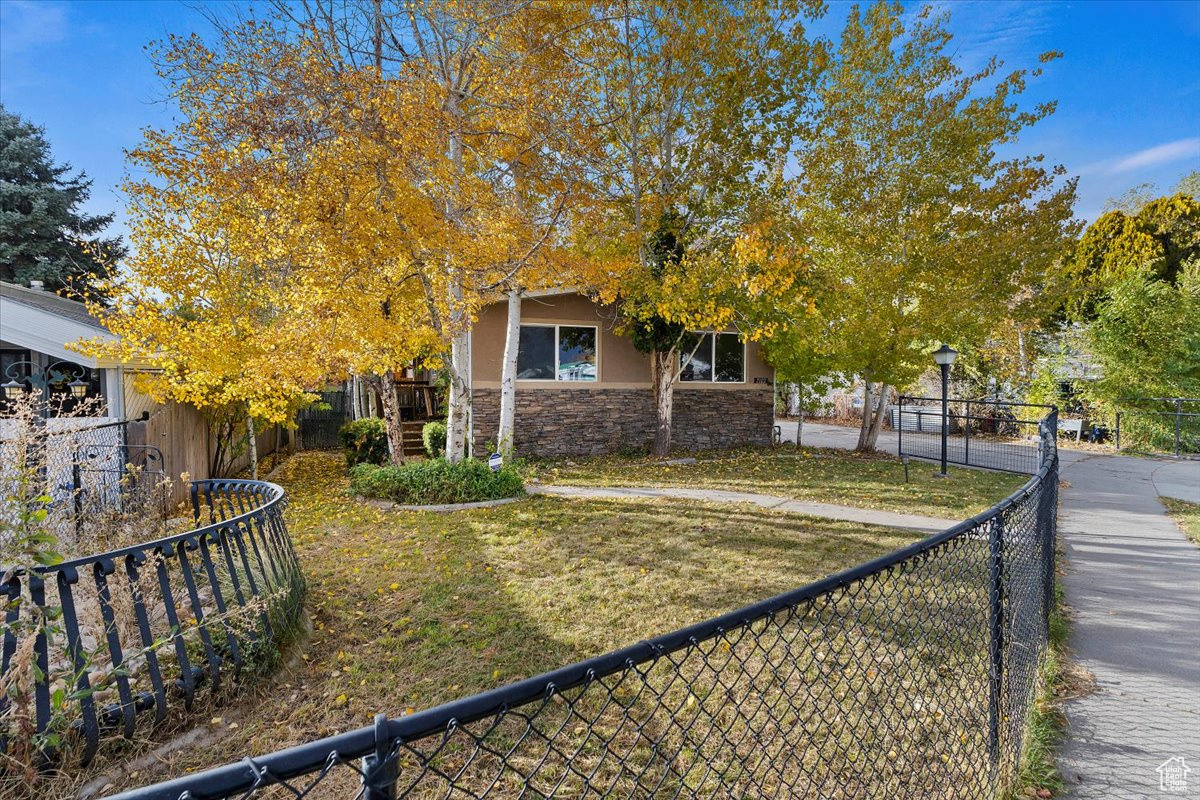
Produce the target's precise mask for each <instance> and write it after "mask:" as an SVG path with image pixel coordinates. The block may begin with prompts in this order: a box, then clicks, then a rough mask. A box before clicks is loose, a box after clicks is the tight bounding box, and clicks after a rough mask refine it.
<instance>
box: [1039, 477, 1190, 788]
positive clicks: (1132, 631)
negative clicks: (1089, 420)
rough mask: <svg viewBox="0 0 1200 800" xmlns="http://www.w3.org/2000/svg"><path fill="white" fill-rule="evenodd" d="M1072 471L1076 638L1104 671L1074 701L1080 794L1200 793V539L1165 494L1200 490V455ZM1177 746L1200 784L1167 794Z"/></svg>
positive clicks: (1070, 568)
mask: <svg viewBox="0 0 1200 800" xmlns="http://www.w3.org/2000/svg"><path fill="white" fill-rule="evenodd" d="M1062 478H1063V479H1064V480H1065V481H1067V482H1069V484H1070V486H1069V487H1068V488H1066V489H1064V490H1063V492H1062V498H1061V500H1062V502H1061V506H1060V512H1059V536H1060V538H1061V540H1062V542H1063V544H1064V547H1065V550H1066V565H1065V569H1066V574H1065V576H1064V577H1063V579H1062V581H1063V588H1064V591H1065V594H1066V600H1067V604H1068V605H1069V606H1070V607H1071V610H1072V621H1071V638H1070V647H1071V650H1072V655H1073V657H1074V659H1075V661H1076V662H1077V663H1078V664H1080V665H1081V666H1083V667H1085V668H1086V669H1088V670H1090V671H1091V673H1092V674H1093V675H1094V676H1095V679H1096V691H1095V692H1093V693H1092V694H1090V695H1088V696H1086V697H1082V698H1079V699H1077V700H1074V701H1072V702H1070V703H1069V704H1068V705H1067V718H1068V721H1069V723H1070V728H1069V730H1068V738H1067V741H1066V742H1065V743H1064V744H1063V746H1062V748H1061V750H1060V753H1059V769H1060V770H1061V772H1062V774H1063V777H1064V778H1065V779H1066V781H1067V785H1068V786H1069V787H1070V788H1069V791H1068V795H1069V796H1070V797H1075V798H1089V799H1090V798H1114V800H1122V799H1123V798H1147V797H1160V796H1163V797H1167V796H1169V797H1200V547H1197V546H1196V545H1195V544H1194V543H1192V542H1190V541H1188V540H1187V539H1185V538H1184V536H1183V534H1182V533H1180V531H1179V528H1178V527H1177V526H1176V525H1175V523H1174V522H1173V521H1172V520H1171V519H1169V518H1168V517H1167V516H1166V515H1165V513H1164V509H1163V507H1162V504H1161V503H1160V502H1159V500H1158V496H1159V491H1160V490H1166V491H1169V492H1170V493H1171V494H1172V495H1174V496H1184V499H1200V497H1198V496H1200V464H1198V463H1196V462H1190V463H1182V464H1181V463H1180V462H1165V463H1164V462H1162V461H1157V460H1151V459H1145V458H1132V457H1127V456H1095V457H1092V458H1087V459H1084V460H1081V461H1077V462H1075V463H1073V464H1070V465H1067V466H1066V467H1065V468H1064V469H1063V472H1062ZM1156 484H1158V486H1157V487H1156ZM1177 756H1182V757H1183V758H1184V759H1185V761H1186V762H1187V765H1188V766H1189V767H1191V768H1192V770H1193V773H1192V776H1191V779H1190V780H1189V781H1188V783H1189V787H1190V791H1187V792H1183V793H1176V794H1165V793H1163V792H1161V791H1160V787H1159V775H1158V773H1157V772H1156V770H1157V768H1158V767H1159V766H1160V765H1163V764H1164V762H1166V761H1167V760H1168V759H1170V758H1174V757H1177Z"/></svg>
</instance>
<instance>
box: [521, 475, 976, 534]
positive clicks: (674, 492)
mask: <svg viewBox="0 0 1200 800" xmlns="http://www.w3.org/2000/svg"><path fill="white" fill-rule="evenodd" d="M525 490H526V491H528V492H529V493H530V494H551V495H557V496H560V497H603V498H630V497H640V498H644V497H651V498H653V497H666V498H672V499H676V500H701V501H704V502H715V503H750V504H752V505H756V506H759V507H760V508H768V509H771V510H772V511H787V512H790V513H793V514H808V515H809V516H812V517H825V518H827V519H837V520H844V521H846V522H861V523H864V524H867V525H884V526H886V527H888V528H900V529H903V530H912V531H920V532H921V533H938V532H939V531H944V530H946V528H949V527H950V526H951V525H953V524H955V523H956V522H958V520H954V519H939V518H938V517H923V516H919V515H916V514H899V513H896V512H894V511H878V510H875V509H870V508H853V507H852V506H839V505H833V504H832V503H810V502H807V501H804V500H793V499H792V498H790V497H778V496H776V495H772V494H755V493H752V492H726V491H723V490H720V489H683V488H675V487H624V486H560V485H548V484H533V485H529V486H526V487H525Z"/></svg>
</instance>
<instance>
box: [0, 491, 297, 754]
mask: <svg viewBox="0 0 1200 800" xmlns="http://www.w3.org/2000/svg"><path fill="white" fill-rule="evenodd" d="M191 501H192V511H193V519H194V524H195V525H196V526H198V527H195V528H194V529H191V530H185V531H183V532H179V533H175V534H173V535H168V536H165V537H163V538H159V539H156V540H154V541H148V542H144V543H139V544H135V545H133V546H127V547H121V548H118V549H115V550H110V551H109V552H105V553H101V554H98V555H91V556H86V557H82V558H73V559H71V560H68V561H64V562H62V563H58V564H53V565H48V566H37V567H32V566H30V567H26V568H10V569H5V570H3V572H2V573H0V597H3V598H4V601H5V605H4V608H5V613H4V618H3V626H2V631H3V637H2V645H0V660H2V664H0V686H3V689H4V691H3V693H2V694H0V745H2V746H3V748H4V750H5V751H6V752H8V753H10V754H12V751H13V750H14V748H16V749H21V748H24V749H25V750H26V751H27V752H26V753H25V755H26V756H28V755H29V752H28V751H29V750H30V748H32V750H33V751H34V754H35V755H36V756H37V759H38V760H46V759H48V758H53V757H54V756H55V755H56V753H55V752H54V751H56V750H60V749H62V748H66V747H69V746H70V745H71V744H72V743H75V742H77V743H79V744H80V747H79V748H78V749H79V753H78V755H79V758H81V760H82V761H83V762H84V763H86V762H88V761H90V760H91V759H92V757H93V756H94V755H95V753H96V751H97V748H98V747H99V746H100V744H101V741H102V739H104V738H105V737H106V736H108V735H112V734H114V733H118V732H119V734H120V735H122V736H124V737H125V738H126V739H128V738H132V737H133V736H134V735H135V733H136V731H137V730H138V728H139V720H146V719H147V718H150V717H152V718H153V720H154V721H155V722H158V721H161V720H163V719H164V717H165V714H166V711H167V706H168V705H170V704H174V703H177V702H181V703H182V704H183V705H184V706H185V707H189V708H190V707H191V705H192V704H193V702H194V701H195V699H196V697H197V695H198V694H200V693H201V692H203V691H205V690H206V687H207V691H208V692H210V693H213V694H215V693H218V692H220V691H221V689H222V687H223V686H224V685H226V684H227V683H228V682H231V681H232V682H236V681H238V680H240V679H242V678H243V677H245V676H246V675H247V674H249V673H254V672H256V671H260V670H263V669H265V668H267V667H269V666H270V665H271V662H272V660H273V659H274V658H276V657H277V656H278V644H279V642H280V640H281V639H282V638H283V637H284V636H286V635H287V634H288V633H289V632H290V631H291V630H292V629H294V627H295V625H296V623H297V621H298V619H299V614H300V610H301V601H302V595H303V591H304V581H303V578H302V575H301V572H300V567H299V564H298V562H297V560H296V555H295V553H294V551H293V549H292V544H291V540H290V538H289V536H288V533H287V530H286V528H285V525H284V520H283V508H284V504H285V496H284V492H283V490H282V489H281V488H280V487H278V486H276V485H275V484H271V483H263V482H259V481H248V480H209V481H197V482H194V483H192V484H191Z"/></svg>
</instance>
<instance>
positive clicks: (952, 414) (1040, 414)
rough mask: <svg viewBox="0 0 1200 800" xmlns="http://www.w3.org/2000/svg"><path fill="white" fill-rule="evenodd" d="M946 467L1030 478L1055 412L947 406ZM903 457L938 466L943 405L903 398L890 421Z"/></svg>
mask: <svg viewBox="0 0 1200 800" xmlns="http://www.w3.org/2000/svg"><path fill="white" fill-rule="evenodd" d="M947 406H948V408H947V415H946V462H947V463H949V464H958V465H960V466H968V467H982V468H984V469H995V470H1001V471H1004V472H1018V473H1023V474H1026V475H1032V474H1033V473H1035V472H1037V470H1038V467H1039V466H1040V465H1041V463H1042V455H1041V453H1040V448H1041V443H1042V440H1041V436H1040V433H1039V431H1040V428H1041V425H1042V421H1043V419H1044V417H1045V416H1046V415H1047V414H1048V413H1050V412H1051V410H1052V407H1051V406H1043V405H1033V404H1030V403H1009V402H1005V401H1000V400H962V399H957V398H952V399H950V400H949V401H948V402H947ZM889 422H890V423H891V426H892V428H893V429H895V430H896V436H897V442H898V444H899V453H900V455H901V456H902V457H907V458H920V459H924V460H929V461H940V460H941V457H942V424H943V422H942V399H941V398H940V397H908V396H902V397H900V399H899V401H898V402H897V404H896V405H895V406H893V407H892V409H891V418H890V420H889Z"/></svg>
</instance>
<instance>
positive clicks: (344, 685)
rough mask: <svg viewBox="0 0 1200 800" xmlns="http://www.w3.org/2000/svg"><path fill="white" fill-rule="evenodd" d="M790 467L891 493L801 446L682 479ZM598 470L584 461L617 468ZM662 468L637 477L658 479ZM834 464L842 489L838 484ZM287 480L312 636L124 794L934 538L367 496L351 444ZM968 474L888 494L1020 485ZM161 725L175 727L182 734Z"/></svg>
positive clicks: (830, 525) (601, 505)
mask: <svg viewBox="0 0 1200 800" xmlns="http://www.w3.org/2000/svg"><path fill="white" fill-rule="evenodd" d="M785 464H787V465H794V468H798V469H800V470H803V472H802V473H801V475H807V476H808V478H807V480H815V481H816V482H817V483H819V484H823V488H822V490H821V491H822V492H824V494H822V495H821V499H823V500H833V501H836V502H848V501H849V499H853V498H859V499H861V500H863V501H864V502H865V498H866V497H867V496H869V495H870V494H871V492H872V491H874V490H872V489H869V488H864V489H862V490H860V491H856V490H854V489H853V481H852V480H851V478H850V475H849V471H848V470H846V469H842V468H840V467H837V466H836V465H835V462H834V460H833V459H831V458H827V457H823V455H822V454H810V455H809V456H807V457H803V456H802V457H801V458H799V459H791V460H790V461H785V460H784V459H783V458H775V457H774V456H771V455H770V454H766V455H764V454H736V455H734V456H733V457H732V458H731V460H730V461H728V462H720V466H717V467H712V466H709V467H707V469H708V472H706V473H705V475H704V476H703V477H702V476H700V475H696V474H693V475H688V474H686V472H685V471H684V470H682V469H680V470H677V471H676V470H673V471H671V472H664V473H663V476H664V478H665V481H664V482H668V483H669V482H675V481H678V482H687V483H688V484H689V485H697V484H700V485H714V484H717V483H720V482H721V480H722V479H721V475H722V474H738V473H740V474H743V475H745V474H747V472H748V473H749V474H752V475H753V476H754V477H753V480H754V481H755V484H754V485H756V486H759V487H761V490H763V491H768V490H770V491H774V492H776V493H779V492H780V491H781V490H782V489H784V488H786V487H788V486H791V487H793V488H795V487H798V486H799V485H800V483H801V481H802V478H801V477H800V476H793V477H792V478H791V479H789V478H787V476H786V470H785V468H784V465H785ZM893 466H894V465H892V464H891V463H890V462H885V461H879V460H872V459H863V460H861V461H858V460H855V461H853V462H851V464H850V467H852V468H853V469H862V470H865V473H864V475H865V478H864V481H865V483H866V484H867V485H868V486H883V485H884V484H885V483H886V482H887V481H888V480H890V479H891V478H892V477H894V476H893V474H892V473H893V471H894V470H893ZM590 469H592V471H591V472H583V471H581V472H580V475H581V476H584V475H591V476H592V477H593V479H599V477H600V476H603V474H604V473H603V471H601V470H600V469H598V468H595V467H592V468H590ZM662 469H663V468H658V467H654V468H643V469H640V470H638V469H632V470H628V472H629V473H630V474H634V475H640V476H641V477H642V478H643V479H645V480H648V479H649V477H650V475H651V474H655V471H656V470H662ZM559 474H560V475H563V474H566V473H564V472H562V471H560V473H559ZM960 474H964V475H965V474H966V471H960ZM970 474H971V475H974V474H975V473H970ZM833 475H836V476H838V479H837V482H836V486H833V485H829V482H828V481H827V480H826V478H827V477H829V476H833ZM277 480H278V481H279V482H280V483H282V484H283V485H284V486H285V487H286V489H287V490H288V495H289V497H290V498H291V505H290V506H289V509H288V512H287V513H288V524H289V528H290V531H291V535H292V537H293V538H294V540H295V543H296V547H297V550H298V554H299V557H300V561H301V563H302V565H303V566H304V569H305V571H306V575H307V578H308V581H309V596H308V604H307V605H308V609H309V612H310V614H311V618H312V625H313V631H312V633H311V636H310V637H309V638H308V640H307V641H306V642H305V643H303V645H301V647H300V649H299V653H298V655H297V657H295V658H294V659H293V663H292V665H291V666H290V667H289V668H286V669H285V670H284V671H283V672H282V673H281V674H279V675H278V676H277V677H276V678H274V679H273V680H271V681H270V682H269V683H268V684H266V685H263V686H259V687H256V688H251V689H247V690H245V691H244V693H243V694H242V695H241V696H240V698H239V699H238V700H237V701H236V702H232V703H229V704H226V705H225V706H223V707H221V708H217V709H213V710H212V711H211V712H205V714H204V719H205V722H206V724H204V725H202V726H201V729H200V730H199V731H198V732H197V737H196V741H195V742H193V743H192V745H191V746H189V747H187V748H184V749H181V750H179V751H178V752H174V753H170V754H161V755H160V756H159V757H157V758H154V759H153V760H152V762H151V763H147V764H143V765H142V766H140V767H139V768H138V769H137V770H136V772H134V774H132V775H131V774H128V770H125V771H118V772H114V773H112V774H110V775H108V776H106V778H104V779H103V781H102V783H103V782H111V783H112V786H111V787H110V788H108V790H107V791H113V790H115V789H119V788H127V787H129V786H134V785H141V784H145V783H150V782H153V781H155V780H162V779H164V778H167V777H172V776H175V775H179V774H182V773H183V772H184V771H191V770H199V769H204V768H206V767H210V766H215V765H218V764H223V763H226V762H230V761H236V760H238V759H240V758H242V757H243V756H245V755H249V754H262V753H267V752H270V751H273V750H276V749H279V748H281V747H286V746H289V745H293V744H297V743H300V742H303V741H307V740H310V739H313V738H317V737H320V736H325V735H329V734H333V733H337V732H341V731H345V730H348V729H351V728H355V727H358V726H362V725H365V724H368V723H369V722H370V721H371V718H372V716H373V715H374V714H375V713H376V712H380V711H382V712H385V713H387V714H389V715H393V716H394V715H399V714H402V713H404V712H405V711H406V710H414V709H421V708H427V707H430V706H433V705H436V704H439V703H443V702H446V701H449V700H453V699H455V698H458V697H463V696H466V695H469V694H471V693H474V692H478V691H481V690H484V689H488V688H492V687H496V686H500V685H504V684H507V683H509V682H511V681H514V680H516V679H518V678H522V677H527V676H530V675H535V674H538V673H540V672H543V671H546V670H549V669H551V668H554V667H557V666H561V665H563V664H566V663H569V662H571V661H574V660H578V659H581V658H585V657H588V656H592V655H597V654H599V653H602V652H605V651H608V650H610V649H613V648H616V647H620V646H623V645H626V644H631V643H633V642H635V641H637V640H638V639H641V638H645V637H648V636H652V635H655V634H658V633H663V632H666V631H669V630H672V629H675V628H677V627H680V626H682V625H686V624H688V623H692V622H697V621H700V620H703V619H705V618H708V617H711V616H714V615H716V614H719V613H722V612H726V611H729V610H732V609H734V608H737V607H739V606H741V605H745V604H747V603H750V602H753V601H756V600H760V599H763V598H765V597H768V596H770V595H773V594H777V593H779V592H782V591H785V590H788V589H792V588H795V587H797V586H800V585H803V584H804V583H807V582H810V581H812V580H815V579H817V578H820V577H823V576H825V575H828V574H830V573H832V572H836V571H838V570H841V569H844V568H847V567H850V566H853V565H855V564H859V563H861V562H864V561H866V560H868V559H871V558H874V557H876V556H879V555H882V554H884V553H887V552H889V551H892V550H894V549H896V548H897V547H900V546H902V545H904V544H906V543H908V542H910V541H913V540H914V539H915V538H917V537H918V535H917V534H915V533H913V532H905V531H895V530H890V529H886V528H879V527H872V526H865V525H860V524H853V523H844V522H833V521H826V520H818V519H812V518H807V517H801V516H796V515H785V514H778V513H773V512H768V511H764V510H762V509H758V508H752V507H743V506H727V505H726V506H715V505H705V504H701V503H695V502H675V501H646V500H636V501H633V500H631V501H625V500H621V501H616V500H593V501H580V500H569V499H565V498H553V497H534V498H530V499H528V500H526V501H523V502H520V503H514V504H510V505H506V506H501V507H497V508H492V509H482V510H474V511H467V512H459V513H456V514H449V515H446V514H430V513H396V512H387V511H381V510H379V509H376V508H374V507H372V506H369V505H366V504H364V503H362V502H360V501H358V500H356V499H354V498H351V497H350V496H348V493H347V491H346V487H347V481H346V478H345V470H344V466H343V463H342V460H341V458H340V456H338V455H336V454H322V453H305V454H302V455H299V456H296V457H294V458H293V459H291V460H290V461H288V462H286V463H285V465H284V466H283V468H282V470H281V472H280V474H279V475H278V476H277ZM747 480H749V478H747ZM955 480H956V482H955V483H953V484H950V485H945V486H942V485H939V486H938V487H935V488H937V489H938V493H937V494H926V493H924V492H921V493H917V492H916V491H915V490H914V491H913V493H912V494H909V491H910V490H907V489H903V488H896V489H895V490H894V491H892V492H891V493H889V494H888V495H887V496H886V497H881V498H880V504H881V506H882V507H888V508H900V507H904V506H903V501H904V499H905V498H906V497H908V498H910V499H912V500H913V501H914V502H915V503H916V506H915V508H914V507H913V506H908V507H909V508H913V510H918V511H920V512H922V513H928V512H930V511H931V509H938V510H939V511H940V512H942V513H958V511H957V509H960V508H975V506H976V505H979V504H982V503H983V496H984V493H985V489H986V490H987V491H992V492H995V493H996V496H997V497H998V496H999V494H1001V493H1003V491H1005V489H1003V485H1005V484H1004V481H1000V480H997V479H996V477H995V476H991V475H988V476H986V478H985V479H974V478H972V479H967V478H965V477H963V478H956V479H955ZM789 481H790V482H789ZM964 484H965V485H967V486H969V487H973V488H971V490H970V491H971V494H970V499H969V500H967V501H965V502H963V503H959V504H957V505H955V504H954V503H951V502H950V501H949V499H948V498H949V496H950V495H952V494H953V493H955V492H961V491H963V485H964ZM721 485H723V486H729V484H728V483H724V484H721ZM901 486H902V484H901ZM951 509H956V510H953V511H952V510H951ZM209 714H212V715H213V716H212V718H211V721H208V715H209ZM190 722H191V723H192V724H193V725H194V723H195V716H193V717H192V719H191V720H190ZM180 729H181V730H182V729H184V728H183V727H182V726H181V728H180ZM155 738H156V739H157V740H159V741H162V740H163V739H164V735H163V732H162V731H160V732H158V734H156V737H155ZM104 766H105V765H103V764H98V765H97V766H96V767H93V768H92V769H91V771H90V774H89V775H88V776H86V777H88V778H93V779H94V778H95V777H96V776H97V774H99V773H100V772H103V769H104ZM107 766H108V767H109V768H110V769H111V767H112V762H111V761H109V763H108V765H107Z"/></svg>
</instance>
